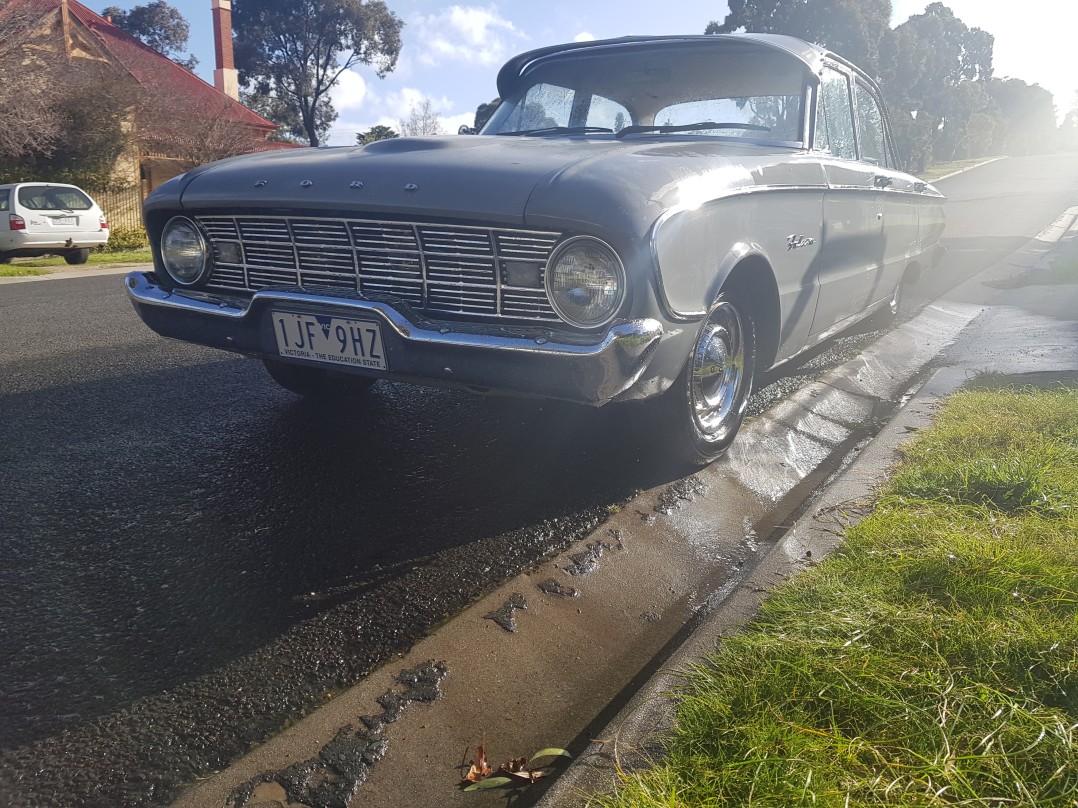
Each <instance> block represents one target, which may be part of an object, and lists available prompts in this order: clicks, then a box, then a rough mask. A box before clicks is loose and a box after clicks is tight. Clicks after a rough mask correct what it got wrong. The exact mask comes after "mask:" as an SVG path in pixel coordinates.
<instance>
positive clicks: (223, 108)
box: [36, 0, 277, 131]
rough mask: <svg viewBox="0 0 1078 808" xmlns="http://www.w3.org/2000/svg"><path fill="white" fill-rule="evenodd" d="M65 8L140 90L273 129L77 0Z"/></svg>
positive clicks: (54, 3) (48, 5)
mask: <svg viewBox="0 0 1078 808" xmlns="http://www.w3.org/2000/svg"><path fill="white" fill-rule="evenodd" d="M36 1H37V3H38V4H40V5H41V6H42V8H44V9H48V10H54V9H58V8H59V7H60V6H61V3H62V0H36ZM67 7H68V10H69V11H70V13H71V16H72V17H73V18H75V19H77V20H78V21H79V23H81V24H82V25H83V27H85V28H86V29H87V30H89V31H90V33H92V34H93V35H94V36H95V37H96V38H97V40H98V41H99V42H100V43H101V44H102V46H103V47H104V48H105V50H106V51H108V52H109V53H110V54H111V55H112V56H113V57H114V58H115V59H116V61H117V62H119V63H120V65H121V66H123V68H124V69H125V70H126V71H127V72H128V73H130V74H131V75H132V76H133V77H134V79H135V81H137V82H138V83H139V84H141V85H142V86H143V87H145V88H147V89H149V90H151V91H152V92H154V93H159V94H161V93H179V94H182V95H183V96H184V97H185V98H187V99H189V100H194V101H195V103H196V104H198V105H199V106H204V107H205V108H206V111H207V113H208V114H211V115H213V116H215V117H225V118H227V119H228V120H232V121H235V122H236V123H242V124H247V125H248V126H253V127H255V128H257V129H261V130H264V131H265V130H274V129H276V128H277V125H276V124H275V123H273V122H272V121H269V120H267V119H265V118H263V117H262V116H261V115H259V114H258V113H256V112H254V111H252V110H250V109H248V108H247V107H245V106H244V105H243V104H241V103H240V102H239V101H236V100H235V99H233V98H230V97H229V96H227V95H225V94H224V93H222V92H221V91H220V90H218V89H217V88H216V87H214V86H213V85H211V84H207V83H206V82H205V81H203V80H202V79H200V78H199V77H198V76H196V75H195V74H194V73H192V72H191V71H190V70H187V69H186V68H183V67H180V66H179V65H178V64H176V63H175V62H173V61H172V60H171V59H169V58H168V57H166V56H163V55H162V54H160V53H158V52H157V51H155V50H154V49H153V48H151V47H149V46H147V45H145V44H143V43H142V42H140V41H139V40H137V39H135V37H133V36H131V35H130V34H128V33H127V32H126V31H124V30H123V29H122V28H120V27H119V26H118V25H113V24H112V23H111V22H109V21H108V20H106V19H105V18H104V17H102V16H101V15H100V14H97V13H95V12H93V11H91V10H90V9H88V8H87V7H86V6H84V5H82V4H81V3H79V2H77V0H67Z"/></svg>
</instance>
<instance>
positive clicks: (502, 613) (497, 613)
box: [483, 592, 528, 632]
mask: <svg viewBox="0 0 1078 808" xmlns="http://www.w3.org/2000/svg"><path fill="white" fill-rule="evenodd" d="M527 608H528V601H527V600H525V598H524V596H523V595H521V594H520V593H519V592H514V593H513V594H512V595H510V597H509V600H508V601H506V603H505V605H504V606H502V607H501V608H500V609H495V610H494V611H493V612H491V613H490V614H486V615H483V619H484V620H493V621H494V622H495V623H497V624H498V625H499V626H501V627H502V628H504V629H505V630H506V631H510V632H515V631H516V630H517V618H516V615H515V612H517V611H518V610H520V611H523V610H524V609H527Z"/></svg>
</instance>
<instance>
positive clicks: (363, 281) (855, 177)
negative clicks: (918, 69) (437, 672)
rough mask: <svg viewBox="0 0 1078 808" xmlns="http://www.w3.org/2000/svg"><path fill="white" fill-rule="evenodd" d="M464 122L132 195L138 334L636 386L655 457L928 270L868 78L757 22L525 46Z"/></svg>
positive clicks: (344, 375)
mask: <svg viewBox="0 0 1078 808" xmlns="http://www.w3.org/2000/svg"><path fill="white" fill-rule="evenodd" d="M498 91H499V93H500V96H501V98H502V99H503V100H502V103H501V105H500V106H499V107H498V108H497V110H496V111H495V112H494V114H493V115H492V117H491V118H490V120H489V121H488V122H487V123H486V125H485V126H484V127H483V129H482V131H481V132H480V133H479V134H478V135H475V136H469V135H456V136H448V137H425V138H399V139H394V140H383V141H379V142H376V143H372V144H369V145H367V146H364V147H338V148H321V149H310V150H299V151H291V152H274V153H270V154H261V155H254V156H249V157H241V158H235V159H232V160H226V161H223V162H220V163H215V164H211V165H207V166H203V167H201V168H197V169H195V170H193V171H190V172H188V173H186V174H184V175H182V176H179V177H177V178H175V179H173V180H171V181H169V182H168V183H166V184H165V185H163V186H162V187H161V188H159V189H158V190H157V191H156V192H155V193H154V194H153V195H151V197H150V198H149V199H148V200H147V202H146V206H145V220H146V225H147V229H148V231H149V234H150V240H151V243H152V245H153V252H154V271H153V272H152V273H143V272H135V273H132V274H131V275H129V276H128V277H127V288H128V292H129V294H130V297H131V300H132V301H133V303H134V305H135V308H136V309H137V310H138V313H139V314H140V315H141V316H142V318H143V320H145V322H146V323H147V324H148V325H149V326H150V327H151V328H152V329H154V330H155V331H157V332H158V333H159V334H163V335H164V336H167V337H174V338H178V339H182V340H187V341H190V342H196V343H200V344H202V345H209V346H213V347H216V348H223V349H225V350H229V351H235V352H238V353H241V354H244V355H246V356H251V357H256V358H258V359H260V360H261V361H262V362H263V363H264V364H265V366H266V369H267V370H268V371H269V373H270V375H271V376H272V377H273V378H274V379H275V380H276V381H277V382H279V383H280V384H282V385H283V386H284V387H286V388H288V389H289V390H292V391H294V392H296V393H299V394H302V395H314V396H321V395H334V394H342V393H356V392H358V391H360V390H363V389H365V388H366V387H367V386H369V385H370V384H371V383H373V382H375V381H376V380H378V379H391V380H396V381H405V382H415V383H419V384H433V385H450V386H453V387H457V388H461V389H465V390H471V391H476V392H483V393H488V392H489V393H499V394H511V395H532V396H544V397H551V398H557V399H564V400H568V401H574V402H580V403H583V404H588V405H593V406H601V405H605V404H607V403H610V402H627V401H636V400H642V399H652V400H653V402H652V406H651V407H646V408H643V409H647V410H649V411H650V413H651V414H650V415H649V416H648V417H649V418H655V419H656V420H657V422H658V423H659V424H660V426H661V429H662V430H663V432H664V433H665V445H666V446H667V447H669V449H670V451H671V452H673V453H675V454H676V455H677V456H678V457H681V458H684V459H687V460H691V461H694V462H697V463H703V462H708V461H710V460H712V459H714V458H716V457H718V456H719V454H721V453H722V451H723V450H724V449H725V448H726V447H727V446H728V445H729V444H730V442H731V441H732V440H733V438H734V435H735V434H736V432H737V430H738V427H739V426H740V424H741V421H742V418H743V417H744V413H745V406H746V399H747V398H748V395H749V393H750V392H751V390H752V386H753V380H754V379H756V378H758V377H759V376H760V375H761V373H762V371H764V370H766V369H768V368H770V367H771V366H773V365H775V364H777V363H781V362H784V361H786V360H788V359H790V358H791V357H793V356H794V355H796V354H798V353H799V352H801V351H804V350H806V349H807V348H809V347H811V346H813V345H815V344H817V343H819V342H820V341H821V340H825V339H827V338H828V337H829V336H831V335H833V334H835V333H837V332H838V331H840V330H842V329H844V328H847V327H849V326H851V325H852V324H854V323H855V322H857V321H858V320H860V319H862V318H864V317H866V316H869V315H872V314H874V313H880V312H882V313H883V314H886V313H887V312H888V311H892V310H895V309H896V308H897V306H898V302H899V298H900V295H901V288H902V285H903V283H905V282H909V281H911V280H912V279H915V278H916V277H917V275H918V274H919V273H920V272H922V271H923V270H926V269H928V268H929V267H931V266H932V265H933V263H934V261H935V258H936V255H937V253H938V249H939V237H940V233H941V232H942V230H943V197H942V196H941V194H940V193H939V192H938V191H937V190H936V189H935V188H933V187H932V186H931V185H929V184H927V183H925V182H921V181H919V180H918V179H917V178H915V177H912V176H910V175H908V174H905V173H903V172H902V171H900V170H898V168H897V161H896V157H895V152H894V148H893V144H892V140H891V136H890V133H889V129H888V121H887V116H886V113H885V111H884V106H883V103H882V101H881V98H880V93H879V90H878V89H877V88H876V86H875V85H874V84H873V82H872V81H871V80H870V79H869V77H868V76H866V75H865V74H864V73H863V72H862V71H860V70H858V69H857V68H856V67H854V66H853V65H851V64H850V63H849V62H847V61H845V60H844V59H842V58H841V57H839V56H837V55H835V54H833V53H830V52H828V51H826V50H823V49H821V48H819V47H817V46H814V45H810V44H807V43H805V42H802V41H800V40H797V39H792V38H789V37H783V36H774V35H755V34H741V35H738V34H731V35H725V36H669V37H630V38H625V39H616V40H607V41H594V42H584V43H575V44H568V45H561V46H557V47H547V48H541V49H538V50H534V51H531V52H528V53H525V54H522V55H520V56H517V57H516V58H514V59H512V60H510V61H509V62H508V63H507V64H506V65H505V66H504V67H503V68H502V70H501V72H500V73H499V74H498Z"/></svg>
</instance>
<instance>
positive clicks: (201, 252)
mask: <svg viewBox="0 0 1078 808" xmlns="http://www.w3.org/2000/svg"><path fill="white" fill-rule="evenodd" d="M179 227H186V228H190V231H191V232H192V233H193V234H194V236H195V240H194V244H193V245H192V246H194V248H195V250H196V254H197V255H198V257H197V259H196V260H197V268H196V271H195V272H194V273H193V274H190V275H184V274H182V273H180V274H178V270H177V269H176V264H175V255H170V254H169V251H168V249H167V247H166V242H167V239H168V237H169V236H170V235H171V234H172V231H173V230H174V229H175V228H179ZM158 245H159V249H160V254H161V264H162V265H163V266H164V269H165V272H167V273H168V277H169V279H170V280H171V281H172V282H173V283H175V284H176V285H178V286H196V285H198V284H199V283H201V282H202V281H203V280H205V279H206V276H207V275H208V274H209V270H210V264H211V261H210V257H211V253H210V246H209V242H208V241H207V239H206V236H205V234H204V233H203V232H202V228H201V227H199V226H198V223H197V222H196V221H195V220H194V219H192V218H190V217H189V216H173V217H172V218H171V219H169V220H168V222H166V223H165V226H164V227H163V228H161V238H160V240H159V242H158Z"/></svg>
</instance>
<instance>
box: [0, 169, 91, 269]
mask: <svg viewBox="0 0 1078 808" xmlns="http://www.w3.org/2000/svg"><path fill="white" fill-rule="evenodd" d="M108 240H109V225H108V221H107V220H106V219H105V214H104V213H102V212H101V208H99V207H98V206H97V203H96V202H94V200H92V199H91V198H90V197H89V196H88V195H87V194H86V192H85V191H83V190H82V189H81V188H78V187H76V186H74V185H60V184H56V183H43V182H21V183H15V184H12V185H0V264H6V263H8V262H9V261H10V260H11V259H12V258H27V257H30V258H32V257H35V256H39V255H62V256H63V257H64V260H65V261H67V263H69V264H85V263H86V260H87V259H88V258H89V257H90V248H91V247H99V246H101V245H102V244H107V243H108Z"/></svg>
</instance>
